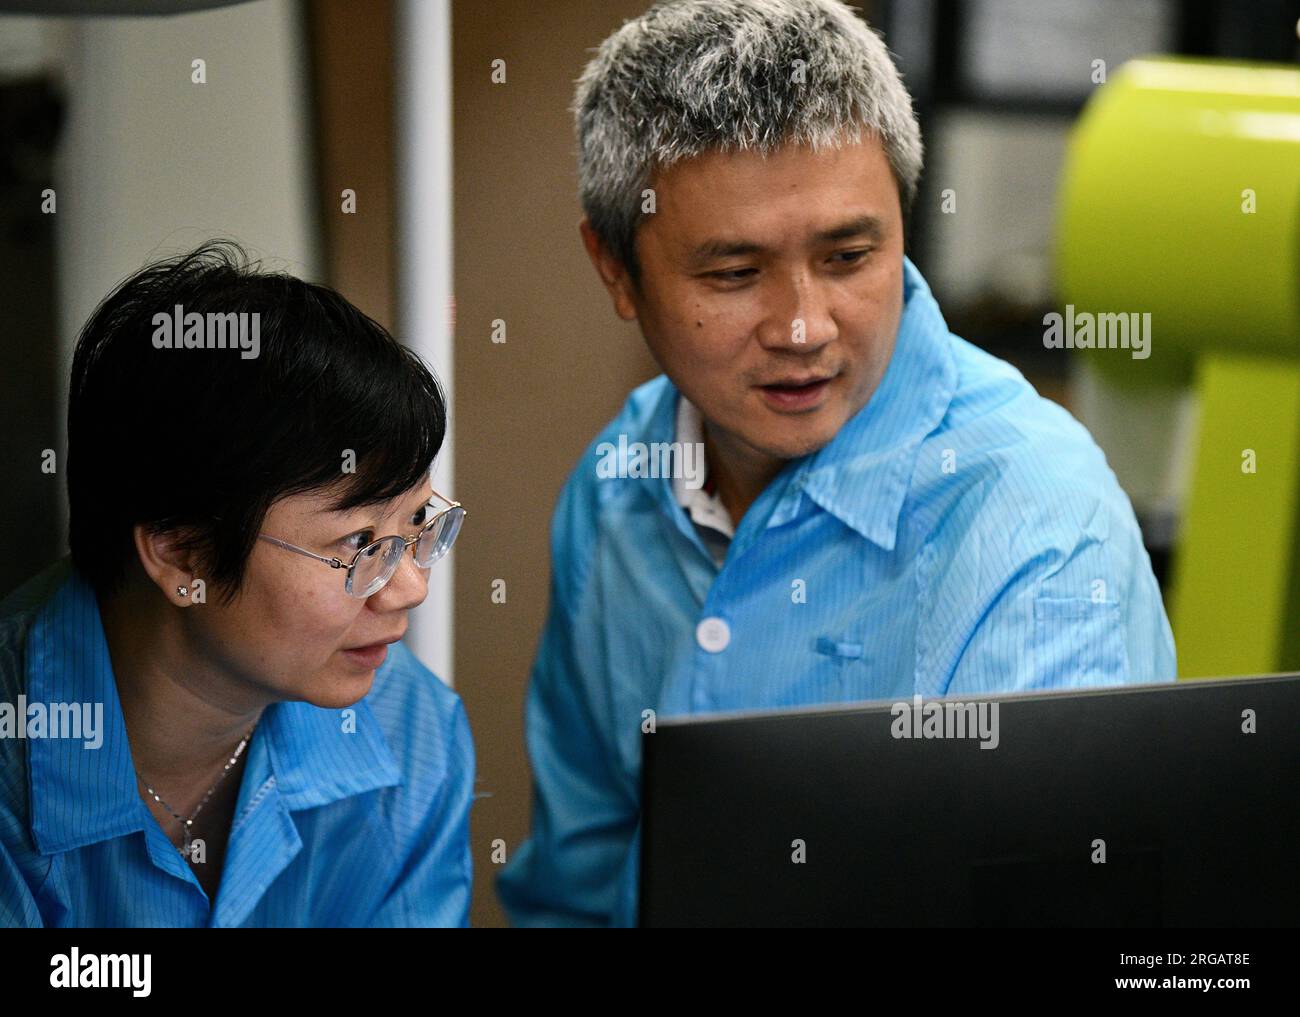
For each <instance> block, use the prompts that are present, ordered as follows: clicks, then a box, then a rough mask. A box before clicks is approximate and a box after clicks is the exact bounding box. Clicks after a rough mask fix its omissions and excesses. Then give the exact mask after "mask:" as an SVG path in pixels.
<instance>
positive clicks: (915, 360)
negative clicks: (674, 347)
mask: <svg viewBox="0 0 1300 1017" xmlns="http://www.w3.org/2000/svg"><path fill="white" fill-rule="evenodd" d="M956 390H957V363H956V360H955V358H954V356H953V351H952V346H951V344H950V335H949V332H948V325H947V323H946V322H945V321H944V320H943V314H942V313H941V312H940V310H939V305H938V303H937V302H936V301H935V299H934V296H933V295H932V294H931V293H930V287H929V285H928V284H927V283H926V281H925V278H924V276H922V275H921V273H920V270H918V269H917V267H916V266H915V265H913V264H912V261H911V259H909V258H906V257H904V258H903V314H902V317H901V319H900V320H899V324H898V334H897V336H896V338H895V341H894V352H893V355H892V356H891V358H890V361H889V366H888V367H887V368H886V370H885V374H884V377H883V378H882V379H881V381H880V385H879V386H878V387H877V388H876V391H875V392H874V393H873V394H872V396H871V398H870V399H869V400H868V401H867V404H866V405H865V406H864V407H862V409H861V410H859V411H858V412H857V413H856V414H854V416H852V417H850V418H849V420H848V421H846V422H845V424H844V426H843V427H841V428H840V430H839V433H838V434H836V435H835V437H834V438H833V439H832V440H831V441H830V443H829V444H827V445H826V446H825V447H823V448H821V449H819V450H818V451H817V452H815V453H813V454H812V455H809V456H806V457H804V458H803V459H799V460H794V461H792V462H791V463H790V464H789V465H788V466H787V467H786V469H785V470H784V471H783V475H785V476H790V479H791V487H792V488H793V489H795V490H798V489H802V490H803V491H804V492H805V493H806V494H807V495H808V497H810V498H811V499H812V500H813V501H814V502H816V503H817V504H818V505H819V506H821V508H822V509H824V510H825V511H827V512H829V513H830V514H831V515H833V516H835V518H837V519H839V520H840V521H841V522H843V523H844V524H845V525H846V526H849V527H850V528H852V529H853V530H855V531H856V532H857V533H859V534H861V535H862V536H863V537H864V538H866V539H867V540H870V541H871V542H872V543H874V544H876V545H878V546H879V547H880V548H882V549H883V550H886V551H892V550H893V549H894V544H895V541H896V540H897V535H898V520H899V517H900V515H901V514H902V511H903V504H904V502H905V501H906V499H907V492H908V490H909V488H910V487H911V482H912V471H913V468H914V467H915V465H916V457H917V453H918V452H919V450H920V447H921V442H922V441H923V440H924V439H925V437H926V435H928V434H929V433H930V432H931V431H933V430H934V429H935V428H936V427H938V426H939V423H940V422H941V421H942V420H943V417H944V414H945V413H946V412H947V411H948V406H949V404H950V403H951V402H952V397H953V394H954V393H955V392H956ZM685 401H686V400H685V397H684V396H681V395H680V394H679V392H678V390H677V388H676V386H675V385H673V384H672V383H671V382H669V383H668V384H667V385H666V386H665V387H664V392H663V396H662V399H661V401H660V403H659V404H658V405H657V406H656V407H655V409H654V411H653V414H652V416H651V419H650V421H649V425H650V426H649V428H648V430H649V433H650V434H651V435H653V436H656V439H657V440H671V439H670V438H668V437H667V436H668V435H672V434H673V433H674V430H675V428H674V423H675V421H677V420H680V416H679V412H680V411H679V405H680V403H683V402H685ZM659 436H663V437H662V438H660V437H659ZM679 440H684V439H679ZM774 483H775V481H774ZM663 490H664V497H665V498H666V499H669V500H670V501H671V500H678V499H671V496H670V492H669V490H668V485H667V484H664V485H663ZM696 493H698V492H696ZM788 515H789V511H788V510H784V509H783V510H782V511H777V512H775V513H773V515H772V517H771V518H770V519H769V521H768V524H767V525H769V526H772V525H776V524H778V523H780V522H782V521H784V520H785V519H786V518H788ZM682 523H683V525H688V524H685V522H684V520H683V521H682Z"/></svg>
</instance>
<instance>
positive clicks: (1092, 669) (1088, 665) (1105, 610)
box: [1030, 597, 1128, 688]
mask: <svg viewBox="0 0 1300 1017" xmlns="http://www.w3.org/2000/svg"><path fill="white" fill-rule="evenodd" d="M1031 643H1032V646H1031V649H1032V653H1033V671H1032V673H1031V677H1030V686H1031V687H1043V688H1052V687H1068V686H1078V685H1116V684H1119V683H1121V682H1123V681H1126V680H1127V678H1128V653H1127V650H1126V649H1125V645H1124V615H1123V612H1122V611H1121V610H1120V605H1119V604H1118V603H1117V602H1116V601H1113V600H1093V599H1091V598H1089V597H1039V598H1038V599H1036V600H1035V601H1034V630H1033V637H1032V640H1031Z"/></svg>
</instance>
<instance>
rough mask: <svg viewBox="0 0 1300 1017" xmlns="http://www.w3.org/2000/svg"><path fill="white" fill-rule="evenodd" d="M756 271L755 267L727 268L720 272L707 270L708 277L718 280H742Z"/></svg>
mask: <svg viewBox="0 0 1300 1017" xmlns="http://www.w3.org/2000/svg"><path fill="white" fill-rule="evenodd" d="M757 271H758V269H756V268H728V269H723V270H722V271H720V272H709V273H708V277H709V278H710V279H717V280H718V281H719V282H744V281H745V280H746V279H749V278H751V277H752V276H753V274H754V273H755V272H757Z"/></svg>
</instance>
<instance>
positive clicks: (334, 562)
mask: <svg viewBox="0 0 1300 1017" xmlns="http://www.w3.org/2000/svg"><path fill="white" fill-rule="evenodd" d="M433 495H434V497H435V498H438V499H440V500H442V501H445V502H446V503H447V507H446V508H445V509H443V510H442V511H440V512H436V513H434V516H433V518H432V519H430V520H429V521H428V522H427V523H425V524H424V525H423V526H421V527H420V530H419V532H418V533H416V534H415V535H414V536H410V537H403V536H402V535H401V534H400V533H390V534H389V535H388V536H385V537H377V538H376V539H374V540H372V541H371V542H370V543H369V544H367V545H366V546H365V547H363V548H361V549H359V550H358V551H357V553H356V554H354V555H353V556H352V560H351V561H346V562H345V561H343V559H341V558H332V557H326V556H325V555H323V554H317V553H316V552H315V551H308V550H307V549H306V548H305V547H299V546H298V545H297V544H290V543H289V542H288V541H287V540H281V539H280V538H279V537H272V536H271V535H270V534H268V533H259V534H258V535H257V538H258V540H265V541H268V542H269V543H272V544H274V545H275V546H276V547H282V548H284V549H285V550H286V551H293V552H295V553H296V554H301V555H303V556H304V557H307V558H313V559H315V560H316V561H318V562H322V563H323V564H325V565H328V566H329V567H330V568H332V569H348V570H349V571H351V569H352V568H353V567H354V566H355V565H356V563H357V562H358V561H360V560H361V556H362V555H363V554H365V553H366V552H367V551H369V550H370V549H371V548H372V547H374V546H375V545H376V544H382V543H383V542H384V541H387V540H392V539H393V538H394V537H396V538H397V539H398V540H400V541H401V542H402V545H403V546H402V553H401V555H398V557H397V562H398V565H399V567H400V565H401V560H402V557H403V556H404V555H405V554H406V552H407V550H408V549H409V548H410V547H411V546H413V545H414V544H418V543H419V542H420V538H421V537H423V536H424V535H425V534H426V533H428V532H429V531H430V530H432V529H433V528H434V527H435V526H436V525H438V521H439V520H440V519H442V517H443V516H445V515H447V514H448V513H450V512H454V511H456V510H457V509H460V515H461V525H464V523H465V517H466V516H468V515H469V513H468V512H466V511H465V506H463V505H462V504H461V503H460V502H458V501H452V500H451V499H450V498H448V497H447V496H446V495H445V494H439V493H438V492H437V491H434V492H433ZM425 504H428V502H426V503H425ZM456 536H457V537H459V536H460V530H459V529H457V531H456ZM454 543H455V538H453V539H452V544H454ZM452 544H448V545H447V551H450V550H451V547H452ZM447 551H443V553H442V554H440V555H438V557H436V558H433V559H431V560H430V561H429V564H428V565H421V564H420V563H419V562H418V561H417V562H416V563H415V564H416V567H417V568H422V569H427V568H430V567H431V566H432V565H433V563H434V562H436V561H439V560H441V559H442V557H443V556H444V555H445V554H446V553H447ZM396 574H397V569H394V570H393V575H396ZM393 575H390V576H389V577H388V578H387V579H385V580H384V584H383V586H380V587H379V589H377V590H374V591H372V592H371V593H368V594H366V595H365V596H358V595H357V594H355V593H353V592H352V591H351V590H347V593H348V596H350V597H356V598H357V599H358V600H365V599H367V598H369V597H373V596H374V595H375V594H376V593H378V592H379V590H382V589H383V588H384V586H387V585H388V584H389V583H390V582H392V579H393ZM350 585H351V584H350V583H348V582H347V581H345V582H344V587H345V588H346V587H347V586H350Z"/></svg>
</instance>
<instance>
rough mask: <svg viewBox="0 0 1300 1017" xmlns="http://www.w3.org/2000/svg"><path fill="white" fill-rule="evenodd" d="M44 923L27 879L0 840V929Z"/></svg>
mask: <svg viewBox="0 0 1300 1017" xmlns="http://www.w3.org/2000/svg"><path fill="white" fill-rule="evenodd" d="M3 818H4V817H0V821H3ZM44 925H45V923H44V921H42V920H41V912H40V909H39V908H38V907H37V906H36V899H35V898H34V897H33V896H32V892H31V890H30V889H29V888H28V886H27V881H26V880H25V879H23V874H22V872H20V871H19V869H18V865H17V863H16V862H15V861H14V860H13V857H12V856H11V855H10V854H9V849H8V848H6V847H5V846H4V844H3V843H2V842H0V929H40V928H43V927H44Z"/></svg>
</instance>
